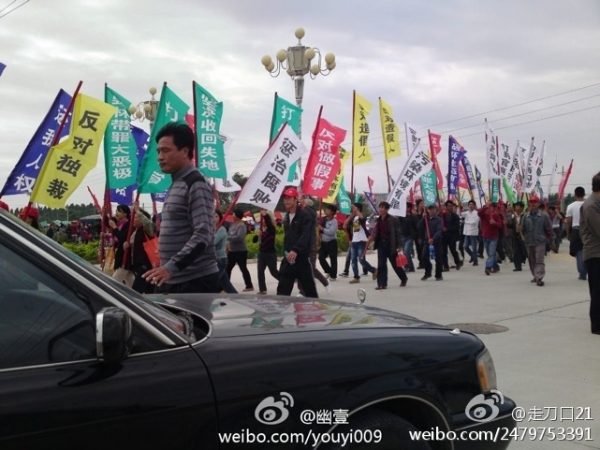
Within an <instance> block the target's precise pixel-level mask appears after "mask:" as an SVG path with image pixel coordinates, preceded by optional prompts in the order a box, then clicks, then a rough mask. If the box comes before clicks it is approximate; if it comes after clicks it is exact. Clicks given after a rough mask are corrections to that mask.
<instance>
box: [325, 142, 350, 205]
mask: <svg viewBox="0 0 600 450" xmlns="http://www.w3.org/2000/svg"><path fill="white" fill-rule="evenodd" d="M349 158H350V153H349V152H348V151H347V150H345V149H343V148H342V147H340V170H339V172H338V173H337V175H336V176H335V179H334V180H333V183H331V186H329V191H327V197H326V198H324V199H323V203H329V204H333V205H335V204H336V203H337V196H338V193H339V192H340V187H341V185H342V178H344V164H345V162H346V160H347V159H349Z"/></svg>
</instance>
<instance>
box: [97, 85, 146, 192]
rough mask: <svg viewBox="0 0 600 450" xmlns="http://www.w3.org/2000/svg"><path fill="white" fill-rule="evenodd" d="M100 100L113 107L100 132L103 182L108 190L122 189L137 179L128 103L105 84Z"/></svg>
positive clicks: (134, 146)
mask: <svg viewBox="0 0 600 450" xmlns="http://www.w3.org/2000/svg"><path fill="white" fill-rule="evenodd" d="M104 101H105V102H106V103H108V104H109V105H112V106H114V107H115V108H117V113H116V114H115V115H114V116H113V118H112V119H111V120H110V122H108V127H106V131H105V132H104V167H105V170H106V182H107V184H108V187H109V188H110V189H122V188H126V187H129V186H131V185H133V184H135V182H136V179H137V167H138V162H137V157H136V150H137V148H136V145H135V141H134V139H133V136H132V135H131V128H130V117H129V111H128V109H129V106H130V105H131V102H130V101H129V100H127V99H126V98H125V97H123V96H122V95H120V94H118V93H117V92H115V91H114V90H112V89H111V88H109V87H108V86H105V87H104Z"/></svg>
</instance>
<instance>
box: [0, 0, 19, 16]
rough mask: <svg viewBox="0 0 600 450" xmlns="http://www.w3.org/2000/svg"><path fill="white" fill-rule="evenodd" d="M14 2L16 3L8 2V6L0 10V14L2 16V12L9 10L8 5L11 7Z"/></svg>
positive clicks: (13, 0) (14, 0)
mask: <svg viewBox="0 0 600 450" xmlns="http://www.w3.org/2000/svg"><path fill="white" fill-rule="evenodd" d="M16 2H17V0H12V2H10V3H9V4H8V5H6V6H5V7H3V8H2V9H0V14H2V13H3V12H4V11H6V10H7V9H8V8H10V5H12V4H13V3H16Z"/></svg>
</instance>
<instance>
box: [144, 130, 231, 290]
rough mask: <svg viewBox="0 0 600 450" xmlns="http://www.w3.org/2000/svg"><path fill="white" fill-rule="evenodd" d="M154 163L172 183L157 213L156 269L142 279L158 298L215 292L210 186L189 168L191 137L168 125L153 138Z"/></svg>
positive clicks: (190, 132)
mask: <svg viewBox="0 0 600 450" xmlns="http://www.w3.org/2000/svg"><path fill="white" fill-rule="evenodd" d="M156 142H157V143H158V163H159V165H160V168H161V170H162V171H163V172H165V173H169V174H171V175H172V177H173V183H172V184H171V187H170V188H169V191H168V192H167V198H166V199H165V202H164V206H163V210H162V221H161V224H160V235H159V239H158V247H159V253H160V267H156V268H154V269H151V270H149V271H148V272H146V273H145V274H144V278H146V279H147V280H148V281H149V282H150V283H153V284H155V285H158V286H159V288H160V291H161V292H167V293H184V292H219V291H220V286H219V269H218V268H217V259H216V255H215V246H214V225H213V212H214V207H213V198H212V192H211V189H210V186H209V185H208V183H207V182H206V180H205V179H204V177H203V176H202V175H201V174H200V172H198V169H196V167H194V164H193V160H192V158H193V155H194V132H193V131H192V129H191V128H190V127H189V126H187V125H186V124H183V123H169V124H167V125H165V126H164V127H163V128H162V129H161V130H160V131H159V132H158V135H157V136H156Z"/></svg>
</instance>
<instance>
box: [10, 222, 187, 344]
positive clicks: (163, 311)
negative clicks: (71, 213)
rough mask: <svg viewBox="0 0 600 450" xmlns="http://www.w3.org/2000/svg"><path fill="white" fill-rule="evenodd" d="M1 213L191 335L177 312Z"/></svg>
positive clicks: (141, 305)
mask: <svg viewBox="0 0 600 450" xmlns="http://www.w3.org/2000/svg"><path fill="white" fill-rule="evenodd" d="M0 214H2V215H3V216H5V217H8V218H9V220H11V221H12V222H13V223H14V224H16V225H17V227H18V228H20V230H22V231H21V234H24V233H23V232H25V233H31V235H32V236H34V238H35V239H39V240H42V241H43V242H44V244H46V245H48V246H50V247H52V248H53V249H54V250H56V251H58V252H60V253H61V254H62V255H64V256H65V257H66V258H68V259H69V260H71V261H73V262H74V263H75V264H77V265H78V266H80V267H81V268H82V269H84V270H86V271H88V272H91V273H93V274H94V275H96V276H100V277H103V278H104V279H105V281H106V282H107V283H109V284H110V285H111V286H112V287H113V288H114V289H116V290H118V291H119V292H120V293H121V294H122V295H123V296H125V297H127V298H128V299H130V300H132V301H134V302H135V303H136V304H137V305H139V306H140V307H142V308H144V309H145V310H146V311H147V312H148V313H150V314H151V315H152V316H154V317H155V318H157V319H158V320H160V321H161V322H162V323H164V324H165V325H166V326H168V327H169V328H170V329H172V330H173V331H175V332H177V333H179V334H183V335H185V336H189V334H190V330H189V329H188V328H189V327H188V325H187V322H186V321H185V320H183V319H182V318H180V317H178V316H176V315H175V314H173V313H171V312H170V311H168V310H166V309H165V308H163V307H162V306H160V305H158V304H156V303H153V302H151V301H150V300H149V299H147V298H145V297H144V296H143V295H142V294H140V293H139V292H137V291H134V290H133V289H131V288H129V287H127V286H125V285H124V284H122V283H120V282H118V281H117V280H115V279H114V278H112V277H110V276H109V275H107V274H106V273H104V272H102V270H100V267H99V266H98V265H94V264H91V263H90V262H89V261H86V260H85V259H83V258H82V257H80V256H79V255H77V254H75V253H73V252H72V251H70V250H69V249H67V248H66V247H63V246H62V245H61V244H59V243H58V242H56V241H54V240H52V239H50V238H49V237H47V236H46V235H44V234H43V233H41V232H39V231H37V230H35V229H34V228H31V227H28V226H27V225H25V224H24V223H23V222H21V221H20V220H19V219H17V218H16V217H14V216H13V215H11V214H7V213H4V212H2V213H0ZM29 240H31V239H29Z"/></svg>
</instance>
